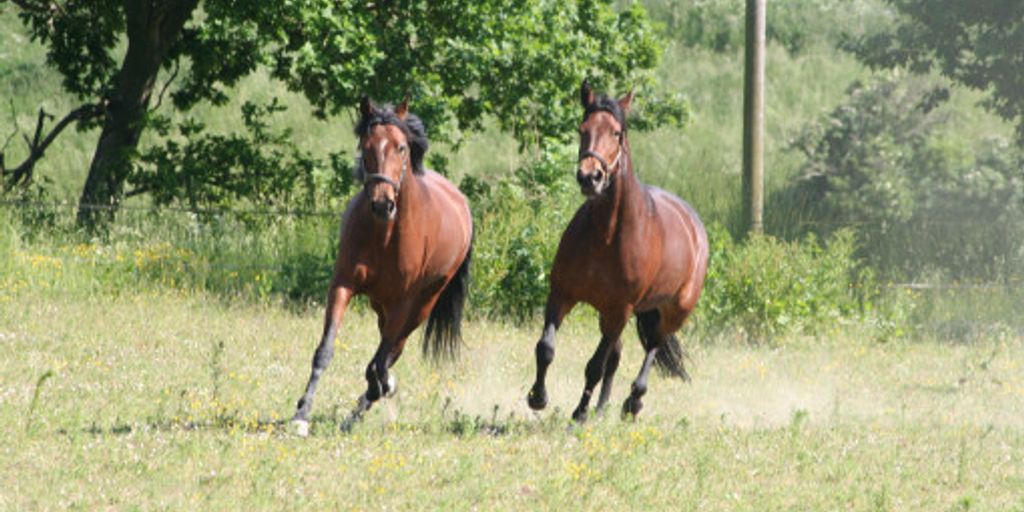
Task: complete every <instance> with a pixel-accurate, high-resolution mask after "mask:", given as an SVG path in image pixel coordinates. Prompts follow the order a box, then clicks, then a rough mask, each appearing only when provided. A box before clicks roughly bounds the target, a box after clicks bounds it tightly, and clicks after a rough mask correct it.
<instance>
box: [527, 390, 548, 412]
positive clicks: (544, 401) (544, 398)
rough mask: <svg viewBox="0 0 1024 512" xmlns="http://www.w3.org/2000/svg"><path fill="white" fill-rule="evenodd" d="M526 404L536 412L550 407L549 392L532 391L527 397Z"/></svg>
mask: <svg viewBox="0 0 1024 512" xmlns="http://www.w3.org/2000/svg"><path fill="white" fill-rule="evenodd" d="M526 403H527V404H528V405H529V406H530V409H533V410H535V411H541V410H544V408H545V407H547V406H548V392H547V391H544V390H541V391H537V390H536V389H531V390H530V394H529V395H526Z"/></svg>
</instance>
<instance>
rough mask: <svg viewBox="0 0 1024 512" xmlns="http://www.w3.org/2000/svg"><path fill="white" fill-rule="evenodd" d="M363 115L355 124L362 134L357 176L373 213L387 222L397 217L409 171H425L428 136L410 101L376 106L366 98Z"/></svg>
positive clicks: (362, 108) (362, 106)
mask: <svg viewBox="0 0 1024 512" xmlns="http://www.w3.org/2000/svg"><path fill="white" fill-rule="evenodd" d="M360 112H361V114H362V117H361V119H360V120H359V123H358V124H357V125H356V135H357V136H358V137H359V153H360V156H359V163H358V165H357V167H356V179H357V180H359V181H362V182H363V192H364V193H365V194H366V195H367V197H368V198H369V199H370V208H371V209H372V210H373V213H374V215H376V216H377V217H378V218H379V219H381V220H385V221H391V220H394V218H395V215H396V213H397V211H398V197H399V195H400V194H401V192H402V185H403V184H404V183H405V180H406V179H408V178H407V176H406V175H407V174H408V173H409V172H412V173H414V174H423V154H424V153H425V152H426V149H427V138H426V133H425V130H424V128H423V123H422V121H420V119H419V118H418V117H416V116H415V115H412V114H410V113H409V102H408V100H406V101H403V102H402V103H401V104H399V105H398V106H397V107H394V108H391V106H390V105H384V106H380V107H378V106H376V105H374V104H373V102H371V101H370V99H369V98H367V97H364V98H363V100H362V102H361V103H360Z"/></svg>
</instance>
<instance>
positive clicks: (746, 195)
mask: <svg viewBox="0 0 1024 512" xmlns="http://www.w3.org/2000/svg"><path fill="white" fill-rule="evenodd" d="M764 54H765V0H747V38H746V66H745V70H744V78H743V222H744V223H745V227H746V229H747V232H748V233H761V232H762V231H763V230H764V66H765V56H764Z"/></svg>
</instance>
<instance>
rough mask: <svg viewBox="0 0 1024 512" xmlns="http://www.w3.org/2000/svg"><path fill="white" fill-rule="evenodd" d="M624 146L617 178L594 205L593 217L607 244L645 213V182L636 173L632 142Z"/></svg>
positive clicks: (634, 223)
mask: <svg viewBox="0 0 1024 512" xmlns="http://www.w3.org/2000/svg"><path fill="white" fill-rule="evenodd" d="M624 147H625V149H624V151H625V154H624V155H623V158H622V160H621V163H620V165H621V166H622V168H621V169H619V172H617V173H616V174H615V181H614V182H613V183H612V184H611V189H610V190H609V191H608V194H605V195H604V196H602V197H600V198H598V199H597V200H596V201H595V204H594V208H593V212H594V217H595V218H594V221H595V223H596V225H597V227H598V230H599V231H600V233H601V237H602V239H603V240H604V242H605V243H606V244H610V243H612V241H613V240H614V239H615V237H616V235H621V234H622V231H623V230H628V229H632V228H634V227H635V226H636V222H635V220H637V219H639V218H640V217H641V216H642V215H643V208H644V204H645V201H644V190H643V185H642V184H641V183H640V180H638V179H637V177H636V174H634V173H633V160H632V158H631V156H630V154H629V146H628V145H626V146H624Z"/></svg>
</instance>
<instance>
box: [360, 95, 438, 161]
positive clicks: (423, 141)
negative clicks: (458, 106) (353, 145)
mask: <svg viewBox="0 0 1024 512" xmlns="http://www.w3.org/2000/svg"><path fill="white" fill-rule="evenodd" d="M378 124H385V125H388V124H389V125H391V126H395V127H398V129H399V130H402V133H404V134H405V138H406V139H408V140H409V160H411V162H412V172H413V173H414V174H423V155H424V154H426V152H427V147H428V143H427V128H426V126H424V125H423V120H422V119H420V118H419V117H417V116H416V114H412V113H410V114H406V115H405V120H404V121H403V120H401V119H399V118H398V115H397V114H395V109H394V106H392V105H391V104H385V105H380V106H374V108H373V109H372V111H371V112H370V114H369V115H364V116H363V117H362V119H360V120H359V122H358V123H356V136H357V137H359V138H363V137H366V136H367V135H368V134H369V133H370V129H371V128H373V127H374V126H376V125H378Z"/></svg>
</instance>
